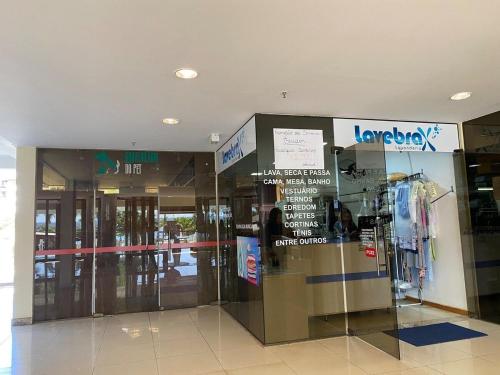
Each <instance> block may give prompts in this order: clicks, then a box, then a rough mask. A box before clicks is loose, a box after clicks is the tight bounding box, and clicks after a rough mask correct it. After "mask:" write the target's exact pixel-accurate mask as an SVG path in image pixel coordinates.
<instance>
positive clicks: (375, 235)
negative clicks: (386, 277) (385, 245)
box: [373, 227, 380, 276]
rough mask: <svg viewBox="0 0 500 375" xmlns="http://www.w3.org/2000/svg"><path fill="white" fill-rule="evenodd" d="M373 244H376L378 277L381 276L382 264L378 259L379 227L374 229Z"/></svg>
mask: <svg viewBox="0 0 500 375" xmlns="http://www.w3.org/2000/svg"><path fill="white" fill-rule="evenodd" d="M373 237H374V239H373V242H375V262H376V263H377V276H380V263H379V259H378V230H377V227H373Z"/></svg>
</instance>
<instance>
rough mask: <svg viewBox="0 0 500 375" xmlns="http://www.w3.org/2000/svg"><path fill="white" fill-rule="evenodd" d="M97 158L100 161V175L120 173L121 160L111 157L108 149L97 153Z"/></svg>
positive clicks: (98, 172)
mask: <svg viewBox="0 0 500 375" xmlns="http://www.w3.org/2000/svg"><path fill="white" fill-rule="evenodd" d="M95 159H96V160H97V161H98V162H99V164H98V166H97V174H98V175H104V174H118V173H120V161H119V160H113V159H111V158H110V157H109V155H108V153H107V152H106V151H99V152H98V153H97V154H96V155H95Z"/></svg>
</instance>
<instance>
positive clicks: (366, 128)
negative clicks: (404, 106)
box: [333, 119, 459, 152]
mask: <svg viewBox="0 0 500 375" xmlns="http://www.w3.org/2000/svg"><path fill="white" fill-rule="evenodd" d="M333 133H334V139H335V146H341V147H350V146H353V145H357V144H368V143H372V144H373V143H378V144H380V145H381V147H382V146H383V148H384V150H385V151H413V152H453V151H454V150H456V149H458V148H459V144H458V129H457V125H456V124H440V123H424V122H401V121H376V120H352V119H334V120H333Z"/></svg>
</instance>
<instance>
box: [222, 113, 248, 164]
mask: <svg viewBox="0 0 500 375" xmlns="http://www.w3.org/2000/svg"><path fill="white" fill-rule="evenodd" d="M256 147H257V140H256V138H255V117H252V118H251V119H250V120H249V121H248V122H247V123H246V124H245V125H244V126H243V127H242V128H241V129H240V130H238V132H236V134H235V135H233V136H232V137H231V139H229V140H228V141H227V142H226V143H224V145H223V146H222V147H221V148H219V149H218V150H217V172H218V173H220V172H222V171H223V170H225V169H227V168H229V167H230V166H231V165H233V164H234V163H236V162H237V161H238V160H241V159H243V158H244V157H245V156H247V155H248V154H250V153H251V152H253V151H255V149H256Z"/></svg>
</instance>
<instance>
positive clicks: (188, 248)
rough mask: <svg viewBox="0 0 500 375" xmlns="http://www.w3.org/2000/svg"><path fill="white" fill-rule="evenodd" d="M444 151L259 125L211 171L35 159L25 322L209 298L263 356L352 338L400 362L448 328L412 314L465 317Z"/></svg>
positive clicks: (338, 127)
mask: <svg viewBox="0 0 500 375" xmlns="http://www.w3.org/2000/svg"><path fill="white" fill-rule="evenodd" d="M457 148H458V133H457V126H456V125H454V124H429V123H409V122H406V123H405V122H390V121H371V120H349V119H334V118H331V117H308V116H281V115H260V114H257V115H255V116H254V117H253V118H252V119H250V120H249V121H248V122H247V123H246V124H245V125H244V126H243V127H242V128H241V129H240V130H238V132H236V133H235V135H234V136H233V137H232V138H230V139H229V140H228V141H227V142H226V143H225V144H224V145H223V146H222V147H221V148H220V149H219V150H218V151H217V152H216V155H215V163H214V154H213V153H187V152H186V153H182V152H150V151H116V150H60V149H39V150H38V169H37V197H36V228H35V236H36V241H35V243H36V245H35V247H36V248H35V274H34V280H35V292H34V320H35V321H43V320H50V319H58V318H67V317H78V316H90V315H106V314H118V313H130V312H140V311H152V310H158V309H174V308H183V307H193V306H199V305H206V304H209V303H211V302H215V301H217V300H218V299H219V297H220V301H219V302H220V303H221V304H222V306H223V308H224V309H226V310H227V311H228V312H229V313H230V314H231V315H232V316H233V317H234V318H235V319H237V320H238V321H239V322H240V323H241V324H242V325H244V326H245V327H246V328H247V329H248V330H249V331H250V332H251V333H252V334H253V335H255V337H256V338H258V339H259V340H260V341H261V342H263V343H265V344H276V343H283V342H291V341H299V340H307V339H315V338H326V337H332V336H343V335H355V336H358V337H360V338H361V339H363V340H365V341H367V342H369V343H371V344H372V345H374V346H376V347H378V348H380V349H381V350H384V351H386V352H387V353H390V354H391V355H393V356H394V357H399V339H398V331H399V329H400V328H401V327H408V326H415V325H421V324H428V323H430V322H440V321H450V320H452V319H455V318H456V317H454V316H451V315H446V314H445V313H437V314H436V313H435V314H429V315H427V314H428V313H427V311H426V310H419V309H420V308H422V306H423V305H425V304H431V305H432V306H440V308H443V309H444V310H443V311H455V312H457V311H458V312H459V313H464V314H466V313H467V311H471V308H470V306H469V301H468V300H467V297H468V296H469V294H467V293H466V287H467V286H466V285H465V282H464V270H465V272H466V273H467V272H468V269H467V267H464V264H465V259H466V255H467V254H465V253H462V245H463V243H464V239H463V238H462V237H461V235H460V233H461V230H462V229H461V228H460V225H459V224H461V223H459V214H460V213H461V212H462V211H464V210H461V209H460V208H461V207H462V206H463V205H461V204H460V205H459V202H458V201H457V194H456V192H457V191H461V190H463V187H462V186H459V184H456V183H455V177H456V178H458V179H460V173H458V172H460V171H459V169H457V167H456V165H455V166H454V163H455V164H457V160H458V159H457V156H456V155H457V153H454V152H453V151H454V150H455V149H457ZM467 158H470V155H469V156H467ZM472 162H474V163H476V164H481V163H483V161H482V159H481V160H479V159H477V158H476V159H474V161H472V159H471V161H470V163H472ZM469 169H471V170H472V169H473V168H472V167H470V168H469ZM454 170H455V173H454ZM477 170H478V171H479V170H480V169H477ZM216 171H217V175H216ZM490 177H491V176H489V177H487V178H490ZM485 178H486V177H484V176H481V177H479V179H475V181H476V182H477V183H480V186H479V185H478V186H479V187H482V188H484V189H478V190H481V191H482V192H484V191H489V192H491V191H494V189H493V190H492V189H491V188H492V187H493V188H494V184H495V182H494V179H491V181H490V180H488V181H487V182H485V181H486V180H485ZM487 178H486V179H487ZM216 181H217V182H216ZM488 183H489V184H488ZM483 185H484V186H483ZM486 188H490V190H486ZM483 194H484V193H483ZM460 196H461V195H460ZM481 197H483V196H481ZM493 197H494V196H493ZM490 198H491V197H490ZM460 199H462V198H460ZM483 201H484V200H481V202H483ZM490 201H492V200H491V199H490ZM493 201H494V200H493ZM488 202H489V201H488ZM460 203H461V202H460ZM490 203H491V202H490ZM470 205H471V207H476V206H477V205H476V206H474V200H473V199H472V198H471V200H470ZM488 207H489V206H488ZM481 215H483V216H484V210H482V211H481ZM481 215H479V214H478V215H476V216H479V217H483V216H481ZM490 216H491V215H490ZM488 217H489V216H488ZM474 220H475V219H473V220H472V222H473V225H475V224H474V223H476V221H474ZM478 220H479V219H478ZM481 220H483V219H481ZM491 220H493V219H491ZM491 220H490V221H488V223H489V224H488V225H489V227H488V228H490V229H491V227H492V226H493V227H494V225H493V224H491V223H493V222H494V220H493V221H491ZM488 235H490V232H488ZM217 245H218V247H217ZM462 259H463V260H464V262H462ZM484 260H488V261H489V260H490V259H489V258H488V259H484ZM483 268H486V266H485V267H483ZM219 284H220V289H218V285H219ZM449 285H454V287H453V288H452V289H450V288H449Z"/></svg>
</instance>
